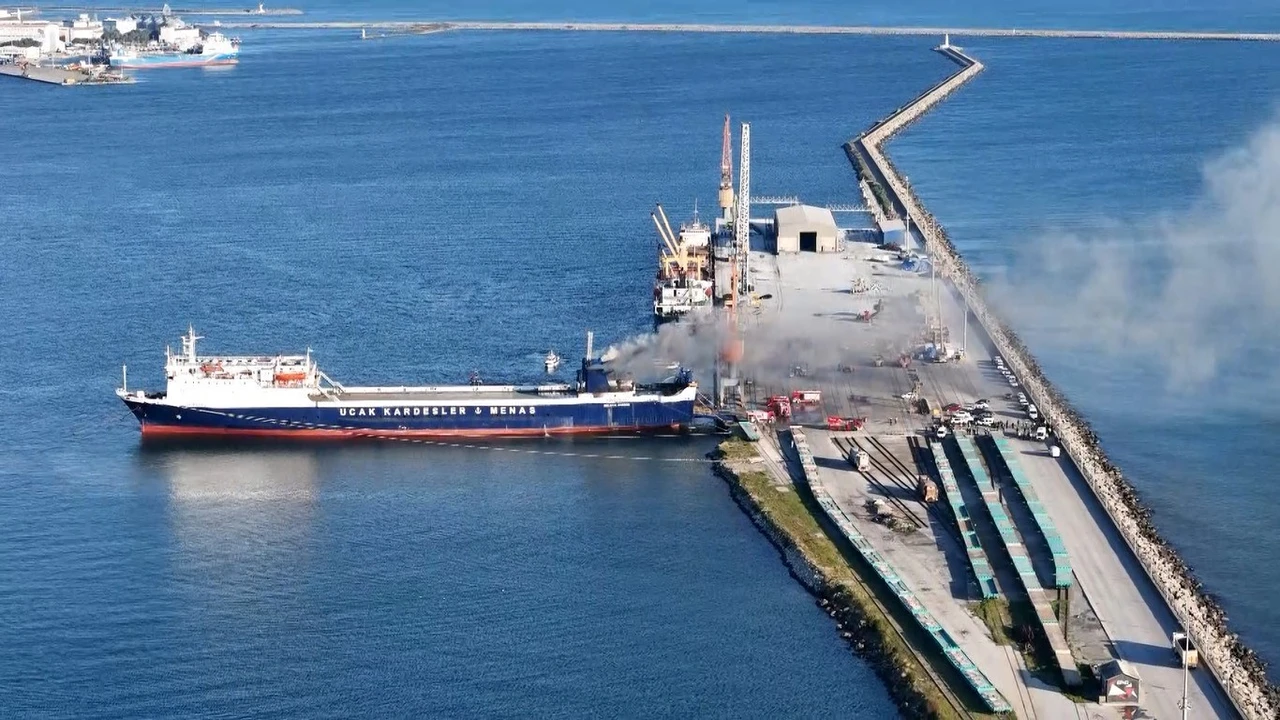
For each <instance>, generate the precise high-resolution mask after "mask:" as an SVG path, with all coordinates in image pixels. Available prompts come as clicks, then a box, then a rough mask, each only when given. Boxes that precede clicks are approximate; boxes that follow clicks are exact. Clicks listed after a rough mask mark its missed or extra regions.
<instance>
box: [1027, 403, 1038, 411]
mask: <svg viewBox="0 0 1280 720" xmlns="http://www.w3.org/2000/svg"><path fill="white" fill-rule="evenodd" d="M1027 412H1040V409H1039V408H1037V407H1036V404H1035V403H1027Z"/></svg>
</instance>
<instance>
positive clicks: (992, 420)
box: [974, 415, 996, 427]
mask: <svg viewBox="0 0 1280 720" xmlns="http://www.w3.org/2000/svg"><path fill="white" fill-rule="evenodd" d="M974 422H975V423H977V424H979V425H981V426H983V427H991V426H992V425H995V424H996V416H995V415H983V416H982V417H980V418H978V419H977V420H974Z"/></svg>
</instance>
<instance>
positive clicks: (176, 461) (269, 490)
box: [139, 440, 319, 502]
mask: <svg viewBox="0 0 1280 720" xmlns="http://www.w3.org/2000/svg"><path fill="white" fill-rule="evenodd" d="M139 460H140V462H141V463H142V464H143V465H144V466H146V467H148V468H149V469H151V470H154V471H157V472H159V473H160V474H162V475H163V476H164V477H165V478H166V479H167V480H168V482H169V491H170V496H171V497H172V498H173V499H174V500H175V501H178V502H185V501H199V500H218V501H229V502H255V501H304V502H308V501H310V500H313V499H314V496H315V486H316V480H317V475H318V473H317V470H318V467H319V462H318V459H317V457H316V450H315V449H314V448H305V447H297V446H293V447H291V446H288V445H283V446H282V445H280V444H279V443H276V444H274V445H269V444H266V443H244V442H235V443H228V442H223V441H209V442H192V441H190V440H186V441H183V442H172V441H170V442H164V441H156V440H148V441H147V442H144V443H142V444H140V445H139Z"/></svg>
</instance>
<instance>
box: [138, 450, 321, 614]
mask: <svg viewBox="0 0 1280 720" xmlns="http://www.w3.org/2000/svg"><path fill="white" fill-rule="evenodd" d="M137 459H138V462H139V464H140V465H141V467H142V469H143V471H144V472H145V474H146V475H148V476H150V477H151V478H154V479H155V481H158V482H160V483H163V487H164V488H165V489H166V490H167V492H165V493H164V494H165V495H167V497H168V507H169V512H168V518H169V531H170V533H171V536H172V543H173V547H174V550H175V551H176V553H177V554H176V555H175V556H174V559H175V560H176V561H177V562H176V564H175V567H174V570H175V571H176V572H178V573H179V574H182V575H187V580H188V583H187V584H186V585H187V586H188V587H190V588H192V590H193V591H195V594H196V595H199V596H202V597H203V598H204V600H203V601H201V602H204V603H209V604H210V605H211V606H212V605H221V604H222V603H221V602H219V600H218V597H219V596H220V595H221V594H223V593H226V592H231V591H232V588H237V587H238V588H240V589H241V590H243V589H245V588H246V587H247V586H246V585H245V583H248V587H255V588H257V590H265V589H268V588H271V587H274V586H278V585H282V584H288V583H290V582H295V581H297V580H298V575H297V574H298V573H299V572H303V571H304V568H305V567H306V566H307V565H308V562H307V560H308V558H309V557H311V556H312V554H313V553H312V550H311V548H312V546H313V544H314V535H315V532H314V525H315V519H316V516H317V511H316V507H317V505H318V498H319V492H318V485H319V469H320V466H321V464H320V461H319V459H318V458H317V454H316V452H315V450H313V449H307V448H296V447H295V448H290V447H275V448H271V447H266V446H257V447H247V446H244V445H241V444H236V445H228V444H226V443H216V444H215V443H198V444H193V443H190V442H187V443H183V444H181V445H176V444H172V443H154V442H147V443H143V444H142V445H140V446H139V450H138V456H137ZM220 588H221V589H220Z"/></svg>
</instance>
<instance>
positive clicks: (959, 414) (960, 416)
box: [951, 410, 973, 424]
mask: <svg viewBox="0 0 1280 720" xmlns="http://www.w3.org/2000/svg"><path fill="white" fill-rule="evenodd" d="M951 422H953V423H960V424H964V423H971V422H973V415H972V414H971V413H969V412H968V411H967V410H957V411H956V412H953V413H951Z"/></svg>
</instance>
